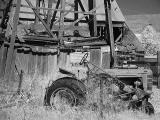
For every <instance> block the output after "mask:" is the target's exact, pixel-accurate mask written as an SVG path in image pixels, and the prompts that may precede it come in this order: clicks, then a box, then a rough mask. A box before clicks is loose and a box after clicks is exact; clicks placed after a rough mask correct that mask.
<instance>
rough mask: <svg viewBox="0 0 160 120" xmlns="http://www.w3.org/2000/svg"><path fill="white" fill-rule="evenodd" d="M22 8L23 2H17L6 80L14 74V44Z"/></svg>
mask: <svg viewBox="0 0 160 120" xmlns="http://www.w3.org/2000/svg"><path fill="white" fill-rule="evenodd" d="M20 6H21V0H17V6H16V10H15V15H14V18H13V28H12V35H11V42H10V43H11V45H10V47H9V49H8V54H7V60H6V67H5V75H4V76H5V79H6V80H9V78H10V75H11V73H12V71H11V70H13V69H12V68H11V66H12V62H13V54H14V43H15V37H16V32H17V25H18V20H19V11H20Z"/></svg>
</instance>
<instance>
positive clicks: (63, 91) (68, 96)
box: [45, 77, 86, 109]
mask: <svg viewBox="0 0 160 120" xmlns="http://www.w3.org/2000/svg"><path fill="white" fill-rule="evenodd" d="M85 93H86V88H85V86H84V84H83V83H82V82H81V81H79V80H77V79H74V78H70V77H65V78H60V79H58V80H56V81H54V82H53V84H52V85H51V86H50V87H49V88H48V89H47V92H46V95H45V105H48V106H51V107H53V108H55V109H58V108H59V107H60V106H64V105H69V106H77V105H82V104H84V103H85V100H86V98H85Z"/></svg>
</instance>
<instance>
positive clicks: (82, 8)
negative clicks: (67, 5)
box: [78, 0, 89, 22]
mask: <svg viewBox="0 0 160 120" xmlns="http://www.w3.org/2000/svg"><path fill="white" fill-rule="evenodd" d="M78 3H79V6H80V7H81V10H82V11H83V12H86V10H85V9H84V7H83V4H82V2H81V0H78ZM85 19H86V21H87V22H88V21H89V18H88V16H86V17H85Z"/></svg>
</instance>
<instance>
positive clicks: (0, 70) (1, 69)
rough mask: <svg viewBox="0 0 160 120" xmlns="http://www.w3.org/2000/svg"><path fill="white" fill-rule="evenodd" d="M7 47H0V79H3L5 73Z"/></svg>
mask: <svg viewBox="0 0 160 120" xmlns="http://www.w3.org/2000/svg"><path fill="white" fill-rule="evenodd" d="M7 49H8V48H7V47H5V46H4V45H2V46H1V49H0V51H1V55H0V78H3V77H4V73H5V66H6V59H7Z"/></svg>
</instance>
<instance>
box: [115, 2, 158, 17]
mask: <svg viewBox="0 0 160 120" xmlns="http://www.w3.org/2000/svg"><path fill="white" fill-rule="evenodd" d="M117 3H118V5H119V7H120V9H121V10H122V12H123V14H124V15H138V14H160V0H117Z"/></svg>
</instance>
